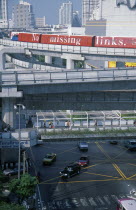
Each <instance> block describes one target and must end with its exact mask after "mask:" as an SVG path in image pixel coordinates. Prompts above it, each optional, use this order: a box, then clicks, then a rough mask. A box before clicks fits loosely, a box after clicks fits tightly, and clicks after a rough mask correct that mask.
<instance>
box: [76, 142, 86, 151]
mask: <svg viewBox="0 0 136 210" xmlns="http://www.w3.org/2000/svg"><path fill="white" fill-rule="evenodd" d="M78 147H79V149H80V150H82V151H88V144H87V143H86V142H79V144H78Z"/></svg>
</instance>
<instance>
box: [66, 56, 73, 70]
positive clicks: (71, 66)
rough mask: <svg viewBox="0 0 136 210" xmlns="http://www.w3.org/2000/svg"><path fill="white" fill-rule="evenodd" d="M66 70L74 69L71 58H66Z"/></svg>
mask: <svg viewBox="0 0 136 210" xmlns="http://www.w3.org/2000/svg"><path fill="white" fill-rule="evenodd" d="M66 69H74V60H72V59H71V58H67V65H66Z"/></svg>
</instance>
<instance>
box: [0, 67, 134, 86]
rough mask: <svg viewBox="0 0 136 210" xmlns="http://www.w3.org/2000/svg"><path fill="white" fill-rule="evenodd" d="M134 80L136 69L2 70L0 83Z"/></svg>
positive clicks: (23, 83) (29, 83)
mask: <svg viewBox="0 0 136 210" xmlns="http://www.w3.org/2000/svg"><path fill="white" fill-rule="evenodd" d="M132 79H133V80H134V79H136V70H135V69H133V70H121V71H118V70H109V71H105V70H101V71H98V70H97V71H89V70H80V71H76V70H73V71H57V72H55V71H52V72H45V71H31V70H27V71H26V70H25V71H14V70H13V71H11V70H10V71H2V72H0V85H3V86H4V85H25V84H28V85H31V84H49V83H52V84H53V83H54V84H56V83H78V82H98V81H115V80H132Z"/></svg>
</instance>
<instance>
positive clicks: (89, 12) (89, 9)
mask: <svg viewBox="0 0 136 210" xmlns="http://www.w3.org/2000/svg"><path fill="white" fill-rule="evenodd" d="M101 1H102V0H82V25H83V26H84V25H86V22H87V21H88V20H90V19H92V20H94V19H95V17H94V15H93V14H94V11H96V10H97V9H98V10H99V8H100V4H101Z"/></svg>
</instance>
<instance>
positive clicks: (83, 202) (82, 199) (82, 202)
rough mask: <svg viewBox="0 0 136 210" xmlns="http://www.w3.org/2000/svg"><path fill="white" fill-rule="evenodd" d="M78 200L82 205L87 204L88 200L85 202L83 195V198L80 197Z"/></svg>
mask: <svg viewBox="0 0 136 210" xmlns="http://www.w3.org/2000/svg"><path fill="white" fill-rule="evenodd" d="M80 202H81V204H82V206H88V202H87V200H86V198H85V197H84V198H80Z"/></svg>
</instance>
